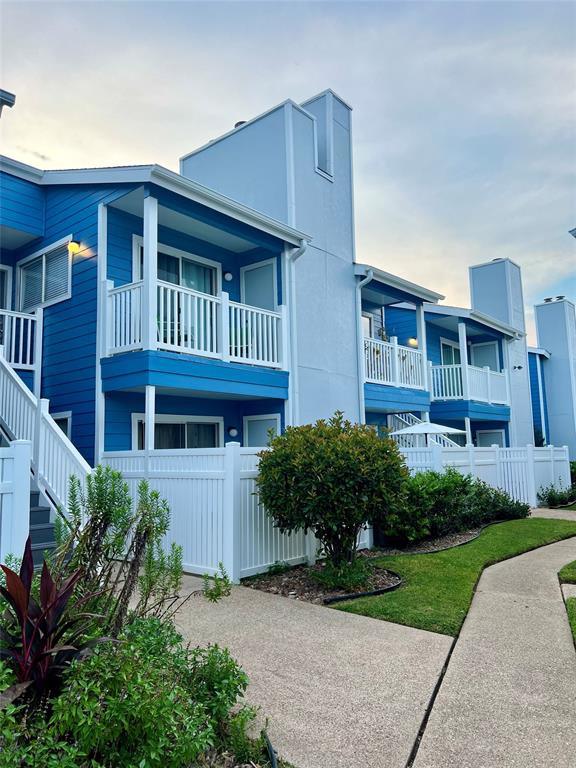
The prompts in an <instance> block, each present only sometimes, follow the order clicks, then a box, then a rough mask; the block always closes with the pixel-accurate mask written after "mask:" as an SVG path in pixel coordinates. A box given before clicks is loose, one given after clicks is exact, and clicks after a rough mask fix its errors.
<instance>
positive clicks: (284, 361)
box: [279, 304, 290, 371]
mask: <svg viewBox="0 0 576 768" xmlns="http://www.w3.org/2000/svg"><path fill="white" fill-rule="evenodd" d="M279 311H280V367H281V368H282V370H283V371H287V370H288V361H289V360H290V356H289V353H288V340H289V338H290V335H289V333H288V307H287V306H286V304H281V305H280V309H279Z"/></svg>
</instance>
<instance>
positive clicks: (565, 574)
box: [558, 560, 576, 584]
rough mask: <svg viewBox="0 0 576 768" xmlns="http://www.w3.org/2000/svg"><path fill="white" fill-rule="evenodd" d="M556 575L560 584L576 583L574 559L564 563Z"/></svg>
mask: <svg viewBox="0 0 576 768" xmlns="http://www.w3.org/2000/svg"><path fill="white" fill-rule="evenodd" d="M558 577H559V579H560V581H561V582H562V584H576V560H574V561H573V562H572V563H568V565H565V566H564V568H562V569H561V570H560V572H559V574H558Z"/></svg>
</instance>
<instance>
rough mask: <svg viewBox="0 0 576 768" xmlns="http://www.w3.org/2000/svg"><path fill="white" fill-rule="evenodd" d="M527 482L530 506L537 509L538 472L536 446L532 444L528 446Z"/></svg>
mask: <svg viewBox="0 0 576 768" xmlns="http://www.w3.org/2000/svg"><path fill="white" fill-rule="evenodd" d="M526 482H527V484H528V488H527V489H526V491H527V495H528V499H527V500H528V504H530V506H531V507H535V506H537V504H538V498H537V490H538V489H537V488H536V472H535V467H534V446H533V445H530V444H528V445H527V446H526Z"/></svg>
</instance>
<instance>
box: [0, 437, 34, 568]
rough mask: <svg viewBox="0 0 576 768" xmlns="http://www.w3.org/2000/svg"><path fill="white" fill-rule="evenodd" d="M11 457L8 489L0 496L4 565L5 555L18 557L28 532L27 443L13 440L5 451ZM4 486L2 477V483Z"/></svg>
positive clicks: (0, 548)
mask: <svg viewBox="0 0 576 768" xmlns="http://www.w3.org/2000/svg"><path fill="white" fill-rule="evenodd" d="M5 450H6V452H8V451H9V452H10V454H11V456H9V457H6V458H5V459H4V460H3V461H4V462H6V461H10V463H11V465H12V466H11V471H10V477H11V480H10V481H9V488H8V489H6V490H5V491H4V489H2V492H1V493H0V562H1V563H5V562H6V555H9V554H13V555H17V556H18V557H20V556H21V555H22V553H23V552H24V545H25V543H26V539H27V538H28V534H29V531H30V457H31V445H30V442H29V441H28V440H15V441H14V442H12V443H10V448H8V449H5ZM4 482H5V475H4V477H3V483H2V485H3V484H4Z"/></svg>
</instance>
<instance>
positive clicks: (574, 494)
mask: <svg viewBox="0 0 576 768" xmlns="http://www.w3.org/2000/svg"><path fill="white" fill-rule="evenodd" d="M573 463H574V462H571V464H570V474H571V475H572V464H573ZM575 500H576V484H575V483H574V481H572V485H571V486H570V487H568V488H567V487H565V486H562V485H554V484H552V485H547V486H545V487H543V488H540V490H539V491H538V501H539V502H540V504H541V505H542V506H545V507H563V506H566V505H567V504H571V503H572V502H574V501H575Z"/></svg>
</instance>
